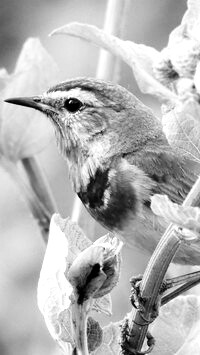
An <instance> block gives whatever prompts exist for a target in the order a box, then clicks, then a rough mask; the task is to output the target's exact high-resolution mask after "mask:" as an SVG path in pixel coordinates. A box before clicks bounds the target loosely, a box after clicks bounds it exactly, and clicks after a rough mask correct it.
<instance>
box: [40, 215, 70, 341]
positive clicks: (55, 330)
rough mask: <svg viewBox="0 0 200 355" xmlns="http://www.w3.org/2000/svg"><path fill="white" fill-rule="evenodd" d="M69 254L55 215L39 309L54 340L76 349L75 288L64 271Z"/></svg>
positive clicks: (44, 266) (42, 276)
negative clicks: (74, 321)
mask: <svg viewBox="0 0 200 355" xmlns="http://www.w3.org/2000/svg"><path fill="white" fill-rule="evenodd" d="M67 255H68V241H67V238H66V237H65V234H64V233H63V232H62V231H61V229H60V227H59V216H58V215H56V214H54V215H53V217H52V219H51V224H50V234H49V240H48V245H47V249H46V253H45V257H44V261H43V265H42V269H41V272H40V278H39V282H38V307H39V309H40V311H41V313H42V314H43V316H44V319H45V322H46V325H47V328H48V330H49V332H50V334H51V335H52V337H53V338H54V339H55V340H57V341H58V342H59V343H60V345H61V346H62V341H64V342H69V343H70V344H71V345H72V346H74V339H73V335H72V334H73V330H72V320H71V311H70V305H71V300H70V296H71V294H72V291H73V289H72V286H71V284H70V283H69V282H68V281H67V279H66V277H65V275H64V272H65V269H66V258H67Z"/></svg>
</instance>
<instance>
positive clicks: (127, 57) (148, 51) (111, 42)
mask: <svg viewBox="0 0 200 355" xmlns="http://www.w3.org/2000/svg"><path fill="white" fill-rule="evenodd" d="M58 34H62V35H70V36H75V37H79V38H82V39H85V40H87V41H89V42H92V43H93V44H96V45H97V46H100V47H102V48H104V49H106V50H108V51H110V52H111V53H112V54H114V55H116V56H118V57H119V58H121V59H122V60H124V61H125V62H126V63H127V64H128V65H129V66H130V67H131V68H132V70H133V73H134V75H135V78H136V80H137V83H138V85H139V87H140V89H141V91H143V92H144V93H148V94H152V95H155V96H157V97H158V98H159V99H162V100H163V101H166V100H170V101H176V100H177V96H176V94H175V93H173V92H172V91H170V90H169V89H167V88H166V87H165V86H163V85H162V84H161V83H160V82H159V81H157V80H156V78H155V76H154V72H153V63H154V61H156V60H157V59H158V57H159V52H158V51H156V49H154V48H152V47H148V46H145V45H143V44H137V43H134V42H130V41H123V40H121V39H119V38H117V37H115V36H112V35H110V34H108V33H106V32H104V31H103V30H100V29H99V28H97V27H95V26H92V25H87V24H81V23H78V22H72V23H69V24H67V25H65V26H62V27H60V28H58V29H56V30H54V31H53V32H52V33H51V34H50V35H58Z"/></svg>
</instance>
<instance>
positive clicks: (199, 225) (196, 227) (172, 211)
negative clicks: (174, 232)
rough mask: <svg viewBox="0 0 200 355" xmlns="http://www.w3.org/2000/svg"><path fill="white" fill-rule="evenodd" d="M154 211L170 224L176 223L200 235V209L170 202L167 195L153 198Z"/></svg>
mask: <svg viewBox="0 0 200 355" xmlns="http://www.w3.org/2000/svg"><path fill="white" fill-rule="evenodd" d="M151 209H152V211H153V212H154V213H155V214H156V215H158V216H160V217H163V218H164V219H165V220H166V221H167V222H168V223H174V224H177V225H179V226H180V227H182V228H186V229H189V230H190V231H193V232H195V233H200V208H199V207H192V206H183V205H182V206H180V205H178V204H177V203H174V202H172V201H170V199H169V198H168V196H166V195H158V194H156V195H154V196H152V197H151Z"/></svg>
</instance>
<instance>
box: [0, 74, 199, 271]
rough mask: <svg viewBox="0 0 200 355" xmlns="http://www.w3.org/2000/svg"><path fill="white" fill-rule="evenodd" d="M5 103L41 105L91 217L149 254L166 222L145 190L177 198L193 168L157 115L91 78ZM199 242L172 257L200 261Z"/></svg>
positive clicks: (186, 189)
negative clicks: (168, 139)
mask: <svg viewBox="0 0 200 355" xmlns="http://www.w3.org/2000/svg"><path fill="white" fill-rule="evenodd" d="M5 101H6V102H7V103H11V104H17V105H22V106H26V107H31V108H33V109H36V110H39V111H41V112H42V113H43V114H44V115H45V116H46V117H47V118H48V119H49V120H50V121H51V123H52V124H53V127H54V129H55V136H56V141H57V145H58V148H59V150H60V152H61V154H62V155H63V157H64V158H65V159H66V160H67V162H68V166H69V175H70V180H71V183H72V186H73V189H74V191H75V192H76V194H77V195H78V196H79V198H80V199H81V201H82V203H83V204H84V206H85V207H86V209H87V210H88V212H89V213H90V214H91V215H92V217H93V218H94V219H95V220H96V221H98V222H99V223H100V224H101V225H103V226H104V227H105V228H106V229H107V230H109V231H111V232H112V233H114V234H117V235H118V236H120V237H121V238H123V240H125V241H126V242H127V244H128V245H131V246H132V247H135V248H139V249H141V250H142V251H143V252H144V253H146V254H148V255H151V254H152V253H153V251H154V249H155V247H156V245H157V243H158V241H159V239H160V238H161V236H162V233H163V232H164V230H165V229H166V227H167V224H166V222H164V220H163V219H162V218H161V217H158V216H155V215H154V214H153V212H152V210H151V208H150V201H151V196H152V195H154V194H164V195H167V196H168V197H169V198H170V200H171V201H173V202H175V203H178V204H182V202H183V200H184V199H185V197H186V196H187V194H188V192H189V191H190V189H191V187H192V185H193V184H194V182H195V181H196V179H197V177H198V175H199V173H200V166H199V165H198V164H197V163H195V162H194V161H192V160H190V159H188V158H187V157H185V156H184V155H182V154H180V153H179V152H177V150H176V149H173V147H172V146H170V144H169V143H168V141H167V138H166V136H165V134H164V133H163V129H162V124H161V122H160V120H159V119H158V118H157V117H156V116H155V115H154V113H153V112H152V110H151V109H150V108H149V107H147V106H145V105H144V104H143V103H142V102H141V101H140V100H139V99H138V98H136V97H135V96H134V95H133V94H132V93H131V92H130V91H128V90H127V89H126V88H124V87H122V86H120V85H117V84H114V83H112V82H107V81H103V80H100V79H95V78H85V77H83V78H82V77H81V78H75V79H69V80H67V81H64V82H61V83H59V84H57V85H55V86H53V87H51V88H50V89H48V90H47V91H46V92H44V93H43V94H41V95H38V96H33V97H17V98H9V99H6V100H5ZM199 259H200V258H199V246H198V244H195V243H194V244H191V245H188V244H187V245H185V244H183V245H181V247H180V248H179V250H178V252H177V254H176V255H175V258H174V260H173V261H174V262H175V263H179V264H188V265H199V264H200V260H199Z"/></svg>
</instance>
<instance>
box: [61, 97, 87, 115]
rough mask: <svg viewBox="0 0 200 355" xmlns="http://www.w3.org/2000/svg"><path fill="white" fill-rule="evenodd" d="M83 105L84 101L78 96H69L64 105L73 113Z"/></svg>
mask: <svg viewBox="0 0 200 355" xmlns="http://www.w3.org/2000/svg"><path fill="white" fill-rule="evenodd" d="M82 106H83V103H82V102H81V101H80V100H78V99H76V98H69V99H67V100H65V102H64V107H65V108H66V110H67V111H69V112H71V113H75V112H77V111H78V110H80V108H81V107H82Z"/></svg>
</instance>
